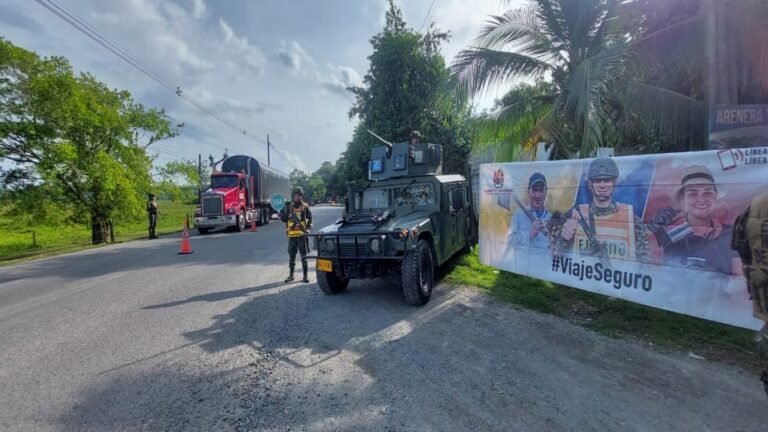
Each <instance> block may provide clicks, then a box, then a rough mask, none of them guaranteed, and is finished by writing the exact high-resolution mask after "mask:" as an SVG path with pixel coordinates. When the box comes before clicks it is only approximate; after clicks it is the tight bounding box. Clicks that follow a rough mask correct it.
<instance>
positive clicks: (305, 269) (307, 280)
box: [301, 267, 309, 283]
mask: <svg viewBox="0 0 768 432" xmlns="http://www.w3.org/2000/svg"><path fill="white" fill-rule="evenodd" d="M302 270H304V279H302V280H301V281H302V282H304V283H307V282H309V278H308V277H307V267H303V268H302Z"/></svg>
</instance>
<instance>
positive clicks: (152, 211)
mask: <svg viewBox="0 0 768 432" xmlns="http://www.w3.org/2000/svg"><path fill="white" fill-rule="evenodd" d="M159 215H160V209H159V208H158V207H157V201H156V200H155V194H147V216H148V217H149V238H151V239H156V238H157V234H156V233H155V227H157V217H158V216H159Z"/></svg>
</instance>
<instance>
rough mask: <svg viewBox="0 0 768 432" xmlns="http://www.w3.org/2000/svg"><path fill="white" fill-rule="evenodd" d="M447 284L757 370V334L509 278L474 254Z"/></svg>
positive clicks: (459, 262)
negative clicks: (485, 264)
mask: <svg viewBox="0 0 768 432" xmlns="http://www.w3.org/2000/svg"><path fill="white" fill-rule="evenodd" d="M445 280H447V281H448V282H450V283H454V284H459V285H463V286H475V287H479V288H480V289H483V290H487V291H488V292H489V293H490V294H492V295H494V296H496V297H498V298H500V299H503V300H506V301H509V302H511V303H514V304H518V305H520V306H524V307H526V308H530V309H534V310H537V311H540V312H545V313H549V314H553V315H557V316H561V317H564V318H567V319H569V320H571V321H573V322H576V323H579V324H581V325H583V326H585V327H587V328H590V329H593V330H595V331H599V332H601V333H607V334H609V335H631V336H635V337H638V338H640V339H642V340H645V341H647V342H650V343H653V344H655V345H657V346H660V347H667V348H675V349H683V350H688V351H691V352H693V353H695V354H697V355H700V356H703V357H706V358H710V359H715V360H721V361H726V362H729V363H734V364H738V365H741V366H746V367H749V368H755V369H756V368H757V367H758V360H757V354H756V352H755V332H753V331H750V330H745V329H741V328H737V327H732V326H728V325H725V324H719V323H715V322H712V321H706V320H702V319H699V318H694V317H690V316H687V315H681V314H677V313H674V312H667V311H663V310H661V309H656V308H651V307H647V306H642V305H639V304H636V303H630V302H627V301H623V300H619V299H615V298H611V297H606V296H602V295H599V294H593V293H589V292H586V291H582V290H577V289H574V288H569V287H565V286H561V285H557V284H553V283H550V282H546V281H542V280H539V279H533V278H529V277H525V276H520V275H516V274H513V273H507V272H504V271H499V270H496V269H494V268H492V267H487V266H484V265H482V264H480V262H479V260H478V256H477V249H475V251H474V252H473V253H471V254H469V255H465V256H462V257H460V258H458V259H456V260H455V262H454V263H452V266H451V268H450V269H449V270H448V271H447V274H446V277H445Z"/></svg>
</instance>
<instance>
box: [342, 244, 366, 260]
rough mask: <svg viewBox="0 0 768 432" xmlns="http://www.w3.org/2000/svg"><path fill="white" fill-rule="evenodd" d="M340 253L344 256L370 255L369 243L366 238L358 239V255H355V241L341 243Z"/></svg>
mask: <svg viewBox="0 0 768 432" xmlns="http://www.w3.org/2000/svg"><path fill="white" fill-rule="evenodd" d="M339 255H340V256H341V257H342V258H343V257H354V256H367V255H368V244H367V243H366V242H365V241H364V240H358V241H357V255H355V244H354V243H341V244H339Z"/></svg>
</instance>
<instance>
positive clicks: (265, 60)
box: [0, 0, 522, 171]
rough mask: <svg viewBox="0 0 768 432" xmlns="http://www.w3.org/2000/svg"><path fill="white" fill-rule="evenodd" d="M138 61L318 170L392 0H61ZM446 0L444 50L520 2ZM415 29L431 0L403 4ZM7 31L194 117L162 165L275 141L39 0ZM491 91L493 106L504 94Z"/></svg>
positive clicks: (9, 5) (346, 135) (441, 2)
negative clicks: (169, 85)
mask: <svg viewBox="0 0 768 432" xmlns="http://www.w3.org/2000/svg"><path fill="white" fill-rule="evenodd" d="M55 1H56V2H57V3H59V4H61V5H62V6H64V7H66V8H67V9H69V10H70V11H72V12H74V13H75V14H77V15H78V16H80V17H81V18H83V19H84V20H85V21H87V22H88V23H89V24H91V25H92V26H93V27H95V28H96V29H97V30H99V32H100V33H101V34H103V35H105V36H107V37H108V38H110V39H111V40H113V41H114V42H116V43H117V44H119V45H120V46H122V47H123V48H125V49H126V50H127V51H129V52H130V53H132V54H133V55H135V56H136V57H138V58H140V59H141V60H142V61H143V62H144V63H146V64H148V65H149V66H150V67H152V68H153V69H154V70H157V71H159V72H160V73H161V74H162V75H163V76H165V77H167V78H168V79H169V80H170V81H171V82H173V83H176V84H178V85H180V86H181V88H182V91H183V92H184V94H186V95H188V96H190V97H192V98H193V99H195V100H197V101H198V102H200V103H202V104H204V105H205V106H207V107H210V108H211V109H212V110H213V111H214V112H216V113H217V114H218V115H220V116H221V117H222V118H224V119H226V120H227V121H229V122H231V123H233V124H235V125H237V126H238V127H242V128H243V129H245V130H246V131H247V133H248V134H249V135H253V136H258V137H259V138H266V135H267V134H268V133H269V134H270V138H271V141H272V142H273V144H274V145H275V146H276V147H277V148H278V149H279V150H280V151H281V152H283V154H285V155H286V156H287V157H288V158H289V159H290V164H289V163H286V162H285V161H284V160H283V159H282V158H281V157H279V156H277V155H274V154H273V155H272V162H273V166H275V167H277V168H278V169H282V170H284V171H290V169H291V166H298V167H300V168H302V169H308V170H314V169H316V168H318V167H319V166H320V164H321V163H322V162H323V161H326V160H327V161H332V162H333V161H335V160H336V159H337V158H338V156H339V153H340V152H342V151H343V150H344V148H345V145H346V143H347V142H348V141H349V140H350V138H351V136H352V130H353V128H354V125H355V122H356V120H349V119H348V117H347V111H348V110H349V108H350V105H351V101H352V98H351V96H350V95H349V94H348V93H347V92H346V91H345V90H344V88H345V87H347V86H350V85H359V84H360V83H361V82H362V81H361V77H362V76H363V75H364V74H365V72H366V70H367V68H368V61H367V59H366V57H367V56H368V55H369V54H370V52H371V46H370V43H369V39H370V38H371V36H373V35H374V34H376V33H377V32H378V31H380V29H381V28H382V27H383V24H384V10H385V7H386V2H385V1H384V0H322V1H318V0H314V1H313V0H300V1H299V0H297V1H288V0H284V1H278V0H269V1H268V0H259V1H256V0H229V1H223V0H220V1H212V0H174V1H170V0H166V1H160V0H101V1H100V0H55ZM508 3H510V5H507V6H505V5H504V4H502V2H500V1H499V0H476V1H466V0H464V1H463V0H436V1H435V5H434V8H433V12H432V13H431V14H430V18H429V21H430V22H435V24H436V25H437V26H438V27H440V28H442V29H445V30H449V31H451V34H452V39H451V42H450V43H449V44H447V45H445V46H444V48H443V54H444V55H445V57H446V61H447V62H449V63H450V60H451V58H452V57H453V56H454V55H455V54H456V53H457V52H458V51H459V50H460V49H462V48H463V47H465V46H467V45H469V44H470V43H471V41H472V38H473V37H474V36H475V34H476V32H477V30H478V29H479V27H480V26H481V25H482V24H483V22H484V21H485V19H486V18H487V16H488V15H490V14H500V13H502V12H503V11H504V10H505V9H506V8H509V7H516V6H518V5H519V4H521V3H522V0H517V1H511V2H508ZM397 4H399V5H400V7H401V8H402V10H403V14H404V17H405V20H406V21H407V23H408V24H409V26H411V27H414V28H416V29H419V28H421V26H422V23H424V22H425V21H424V20H425V17H426V15H427V11H428V10H429V8H430V4H432V0H400V1H397ZM0 35H2V36H3V37H5V38H7V39H8V40H10V41H11V42H13V43H14V44H17V45H19V46H22V47H24V48H27V49H31V50H34V51H36V52H38V53H40V54H42V55H62V56H65V57H67V58H69V59H70V61H71V62H72V64H73V66H74V67H75V69H76V70H81V71H89V72H91V73H92V74H94V75H95V76H96V77H97V78H98V79H100V80H102V81H104V82H106V83H107V84H109V85H110V86H112V87H116V88H121V89H128V90H130V91H131V92H132V93H133V95H134V98H135V99H136V100H137V101H139V102H142V103H144V104H145V105H149V106H154V107H161V108H165V109H166V110H167V111H168V113H169V114H170V115H171V116H173V118H174V119H178V121H180V122H183V123H184V124H185V126H184V128H182V131H183V132H182V136H180V137H177V138H174V139H171V140H168V141H165V142H161V143H159V144H158V145H157V146H156V150H155V151H156V152H158V154H159V157H160V158H159V160H158V161H159V162H163V161H165V160H169V159H178V158H180V157H186V158H188V159H196V158H197V154H198V153H202V154H203V157H204V158H205V157H206V156H207V155H208V154H210V153H213V154H214V156H217V155H220V154H221V153H222V152H223V149H224V148H228V149H229V152H230V154H235V153H243V154H249V155H254V156H256V157H257V158H259V159H263V158H265V153H266V147H265V146H264V145H263V144H260V143H258V142H255V141H253V140H251V139H248V138H246V137H244V136H242V134H238V133H237V132H236V131H234V130H231V129H228V128H227V127H226V126H224V125H222V124H220V123H218V122H216V120H214V119H212V118H210V117H208V116H207V115H205V114H204V113H202V112H201V111H199V110H197V109H196V108H194V107H192V106H191V105H189V104H187V103H186V102H185V101H184V100H182V99H181V98H179V97H177V96H176V95H175V94H174V93H173V92H170V91H168V90H167V89H165V88H164V87H162V86H161V85H159V84H157V83H156V82H155V81H152V80H151V79H149V78H147V77H146V76H145V75H143V74H141V73H140V72H139V71H138V70H136V69H134V68H133V67H131V66H129V65H128V64H127V63H125V62H123V61H122V60H120V59H119V58H118V57H116V56H115V55H114V54H112V53H110V52H109V51H107V50H106V49H104V48H103V47H101V46H100V45H97V44H96V43H95V42H92V41H91V40H90V39H88V38H87V37H86V36H85V35H83V34H82V33H80V32H78V31H77V30H75V29H74V28H72V27H70V26H69V25H68V24H66V23H65V22H64V21H62V20H61V19H59V18H58V17H56V16H55V15H53V14H51V13H50V12H49V11H47V10H46V9H44V8H43V7H42V6H40V5H39V4H37V3H36V2H34V1H30V0H0ZM501 91H503V89H500V90H498V92H491V93H490V94H488V95H486V96H485V97H484V98H483V100H482V101H479V104H480V106H483V105H485V106H487V105H488V103H489V101H491V100H492V99H493V98H494V97H495V96H497V95H498V94H499V92H501Z"/></svg>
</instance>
